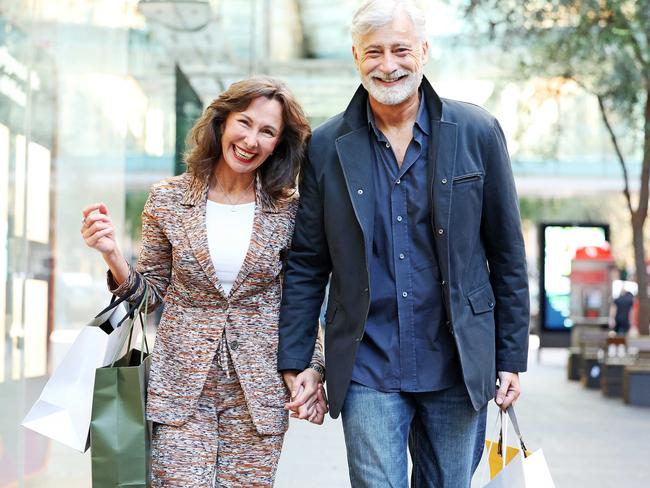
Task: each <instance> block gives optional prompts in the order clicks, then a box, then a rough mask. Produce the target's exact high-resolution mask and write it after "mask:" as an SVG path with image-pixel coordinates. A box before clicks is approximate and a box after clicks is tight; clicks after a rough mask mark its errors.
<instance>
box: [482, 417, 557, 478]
mask: <svg viewBox="0 0 650 488" xmlns="http://www.w3.org/2000/svg"><path fill="white" fill-rule="evenodd" d="M508 418H509V419H510V421H511V422H512V425H513V427H514V429H515V433H516V435H517V438H518V441H519V442H518V443H519V446H518V447H511V446H508ZM499 420H500V423H501V432H500V435H499V440H498V441H497V442H493V441H486V450H487V461H488V465H489V471H490V481H489V482H488V483H487V484H485V485H483V486H484V488H555V484H554V483H553V479H552V477H551V473H550V471H549V469H548V465H547V464H546V459H545V457H544V453H543V452H542V450H541V449H538V450H536V451H532V452H531V451H528V450H527V449H526V445H525V444H524V439H523V436H522V435H521V430H520V429H519V423H518V422H517V416H516V415H515V410H514V407H509V408H508V410H507V416H506V414H504V412H503V411H501V410H500V411H499Z"/></svg>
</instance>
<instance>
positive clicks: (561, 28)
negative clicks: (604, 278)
mask: <svg viewBox="0 0 650 488" xmlns="http://www.w3.org/2000/svg"><path fill="white" fill-rule="evenodd" d="M455 3H458V4H460V6H461V8H463V9H464V12H465V14H466V15H467V16H468V17H469V18H470V19H473V20H474V21H475V22H474V23H475V25H476V26H477V27H478V28H479V29H480V27H481V26H484V27H486V29H485V34H486V35H488V36H489V37H490V38H491V39H492V40H494V41H497V42H500V43H501V44H502V46H503V47H504V49H505V50H506V52H508V53H510V54H512V56H513V58H514V59H516V66H517V71H518V72H519V74H523V75H526V76H541V77H546V78H551V77H559V78H561V79H563V80H567V81H569V80H571V81H574V82H576V83H577V84H579V85H580V86H581V87H582V88H583V89H585V90H586V91H588V92H590V93H591V94H593V95H594V96H595V97H596V98H597V100H598V105H599V107H600V113H601V116H602V120H603V123H604V125H605V127H606V129H607V132H608V133H609V137H610V140H611V143H612V146H613V148H614V151H615V153H616V157H617V159H618V161H619V163H620V166H621V170H622V173H623V177H624V182H625V184H624V189H623V193H624V195H625V198H626V202H627V206H628V210H629V212H630V220H631V225H632V235H633V245H634V261H635V268H636V278H637V283H638V285H639V328H640V331H641V333H643V334H648V333H649V327H650V297H649V296H648V282H649V279H648V273H647V270H646V263H645V257H646V256H645V247H644V226H645V222H646V220H647V216H648V193H649V180H650V1H649V0H457V1H456V2H455ZM631 131H632V132H634V131H637V132H638V133H640V134H641V137H640V138H639V140H640V141H642V142H641V144H642V148H641V150H640V151H639V152H640V153H641V154H642V168H641V174H640V190H639V195H638V200H637V201H635V200H636V199H635V198H633V196H632V195H631V192H630V182H629V174H628V161H626V157H625V156H624V151H623V150H622V139H623V137H622V135H623V134H626V133H630V132H631Z"/></svg>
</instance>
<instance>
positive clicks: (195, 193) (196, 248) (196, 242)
mask: <svg viewBox="0 0 650 488" xmlns="http://www.w3.org/2000/svg"><path fill="white" fill-rule="evenodd" d="M207 199H208V183H207V182H200V181H198V180H196V179H192V182H191V183H190V186H189V188H188V190H187V192H186V194H185V197H184V198H183V201H182V205H184V206H186V207H187V209H186V212H185V215H184V217H183V227H184V228H185V233H186V234H187V239H188V241H189V243H190V246H191V247H192V251H193V252H194V256H195V257H196V260H197V261H198V262H199V264H200V265H201V268H203V271H204V272H205V274H206V276H207V277H208V279H209V280H210V282H211V283H212V284H213V285H214V287H215V288H216V289H217V290H218V291H219V293H221V295H222V296H223V297H224V299H225V298H226V293H225V292H224V289H223V287H222V286H221V283H220V282H219V279H218V278H217V272H216V271H215V269H214V265H213V264H212V258H211V257H210V247H209V246H208V230H207V227H206V222H205V211H206V210H205V209H206V205H207Z"/></svg>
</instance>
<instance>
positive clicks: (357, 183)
mask: <svg viewBox="0 0 650 488" xmlns="http://www.w3.org/2000/svg"><path fill="white" fill-rule="evenodd" d="M336 151H337V153H338V156H339V161H340V162H341V168H342V169H343V175H344V177H345V185H346V187H347V190H348V195H349V196H350V201H351V202H352V207H353V208H354V213H355V216H356V218H357V220H358V221H359V225H360V226H361V230H362V232H363V238H364V244H365V248H366V256H370V255H371V252H372V239H373V232H374V222H375V218H374V214H375V185H374V183H373V178H372V174H373V169H372V168H373V164H372V161H373V155H372V148H371V147H370V140H369V133H368V127H367V126H365V127H360V128H358V129H356V130H354V131H352V132H349V133H348V134H346V135H344V136H342V137H339V138H338V139H337V140H336Z"/></svg>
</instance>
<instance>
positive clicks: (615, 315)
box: [610, 289, 634, 335]
mask: <svg viewBox="0 0 650 488" xmlns="http://www.w3.org/2000/svg"><path fill="white" fill-rule="evenodd" d="M633 307H634V295H633V294H632V292H630V291H629V290H626V289H623V290H621V294H620V295H619V296H618V297H617V298H616V299H615V300H614V302H613V303H612V307H611V308H610V327H613V328H614V331H615V332H616V334H617V335H626V334H627V333H628V332H629V330H630V326H631V324H630V315H631V313H632V308H633Z"/></svg>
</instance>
